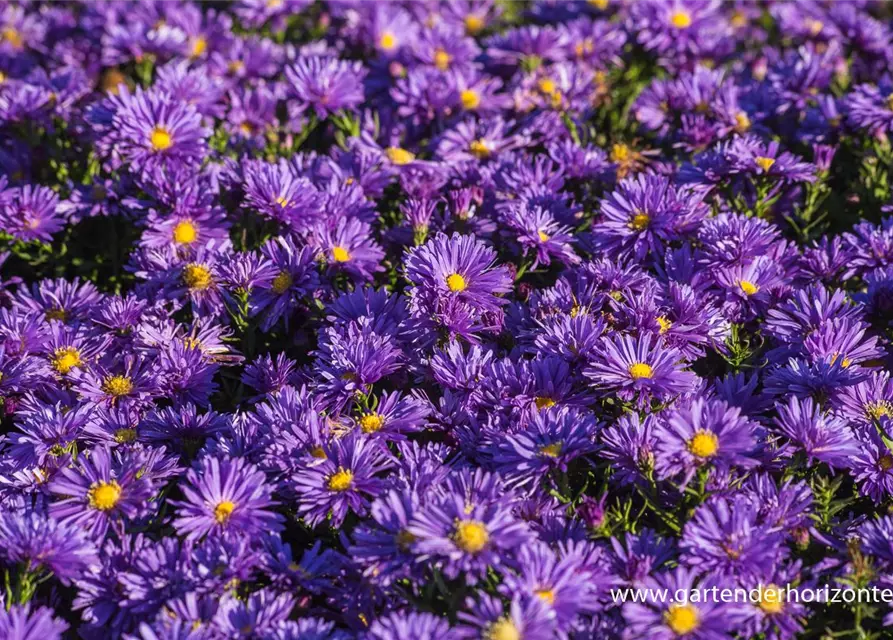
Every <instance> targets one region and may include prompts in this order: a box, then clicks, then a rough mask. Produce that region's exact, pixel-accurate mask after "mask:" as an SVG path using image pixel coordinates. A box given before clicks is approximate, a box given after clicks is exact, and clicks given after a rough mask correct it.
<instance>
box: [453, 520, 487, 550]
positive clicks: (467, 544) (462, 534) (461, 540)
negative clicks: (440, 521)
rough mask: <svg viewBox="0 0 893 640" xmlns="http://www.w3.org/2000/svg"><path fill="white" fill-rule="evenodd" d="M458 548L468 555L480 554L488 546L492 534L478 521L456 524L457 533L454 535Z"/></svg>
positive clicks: (464, 521)
mask: <svg viewBox="0 0 893 640" xmlns="http://www.w3.org/2000/svg"><path fill="white" fill-rule="evenodd" d="M453 540H455V542H456V546H457V547H459V548H460V549H462V551H464V552H466V553H478V552H479V551H480V550H481V549H483V548H484V547H486V546H487V542H489V540H490V534H489V533H488V532H487V527H485V526H484V524H483V523H482V522H477V521H476V520H462V521H460V522H457V523H456V531H455V533H454V534H453Z"/></svg>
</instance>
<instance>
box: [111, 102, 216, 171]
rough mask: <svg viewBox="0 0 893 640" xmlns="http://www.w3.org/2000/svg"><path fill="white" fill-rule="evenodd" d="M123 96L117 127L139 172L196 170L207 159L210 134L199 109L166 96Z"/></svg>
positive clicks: (126, 153) (123, 148) (125, 150)
mask: <svg viewBox="0 0 893 640" xmlns="http://www.w3.org/2000/svg"><path fill="white" fill-rule="evenodd" d="M123 96H124V100H123V108H122V109H120V110H119V111H118V112H117V113H116V114H115V117H114V125H115V127H116V136H118V137H119V140H120V142H119V149H120V152H121V153H122V154H123V155H124V157H125V158H126V159H127V160H128V161H129V162H130V163H131V164H132V165H133V167H134V168H135V169H136V170H138V171H143V170H146V169H153V168H155V167H158V166H165V167H171V168H172V167H175V166H177V165H181V164H182V165H186V166H196V165H197V164H198V163H199V162H200V161H201V160H202V158H204V155H205V152H206V148H205V139H206V138H207V131H206V130H205V129H203V128H202V126H201V116H200V115H199V113H198V112H197V111H196V109H195V107H193V106H192V105H191V104H188V103H186V102H181V101H178V100H176V99H174V98H172V97H171V96H169V95H168V94H167V93H163V92H154V91H150V92H143V91H142V90H140V89H137V91H136V93H135V94H133V95H132V96H130V95H128V94H126V93H125V94H123Z"/></svg>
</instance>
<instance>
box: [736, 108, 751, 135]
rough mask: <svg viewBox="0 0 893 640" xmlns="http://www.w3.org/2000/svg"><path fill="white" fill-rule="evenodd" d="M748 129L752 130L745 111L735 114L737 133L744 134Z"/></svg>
mask: <svg viewBox="0 0 893 640" xmlns="http://www.w3.org/2000/svg"><path fill="white" fill-rule="evenodd" d="M748 129H750V118H749V117H748V116H747V114H746V113H744V112H743V111H739V112H738V113H736V114H735V131H737V132H738V133H744V132H745V131H747V130H748Z"/></svg>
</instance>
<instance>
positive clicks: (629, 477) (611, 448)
mask: <svg viewBox="0 0 893 640" xmlns="http://www.w3.org/2000/svg"><path fill="white" fill-rule="evenodd" d="M655 423H656V418H655V417H654V416H653V415H648V416H645V418H644V419H640V418H639V416H638V414H637V413H627V414H624V415H623V416H622V417H621V418H620V419H619V420H617V421H616V422H615V423H614V424H611V425H608V426H607V427H605V428H604V429H603V430H602V431H601V433H600V434H599V441H600V442H601V444H602V449H601V451H600V455H601V456H602V457H604V458H605V459H606V460H608V461H609V462H610V463H611V465H612V469H613V472H614V473H613V475H612V480H613V481H614V482H617V483H619V484H620V485H621V486H623V485H627V484H632V483H644V482H648V481H649V480H650V479H651V477H652V474H653V473H654V463H655V460H654V452H655V448H656V446H657V440H656V438H655V435H654V431H655Z"/></svg>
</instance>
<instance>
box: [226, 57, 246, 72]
mask: <svg viewBox="0 0 893 640" xmlns="http://www.w3.org/2000/svg"><path fill="white" fill-rule="evenodd" d="M226 68H227V70H228V71H229V72H230V73H239V72H240V71H241V70H242V69H244V68H245V63H244V62H242V61H241V60H233V61H231V62H230V63H229V64H228V65H226Z"/></svg>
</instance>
